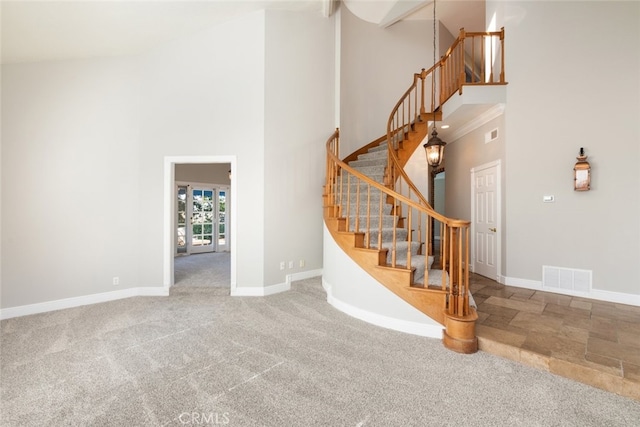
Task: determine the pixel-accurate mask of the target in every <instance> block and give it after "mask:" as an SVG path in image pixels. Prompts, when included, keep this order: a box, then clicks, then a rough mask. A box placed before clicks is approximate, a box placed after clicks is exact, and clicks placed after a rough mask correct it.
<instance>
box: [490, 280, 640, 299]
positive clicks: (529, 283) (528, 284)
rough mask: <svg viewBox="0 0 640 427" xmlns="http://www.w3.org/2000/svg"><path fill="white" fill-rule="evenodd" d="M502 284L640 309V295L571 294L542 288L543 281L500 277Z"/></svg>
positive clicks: (601, 291) (617, 293)
mask: <svg viewBox="0 0 640 427" xmlns="http://www.w3.org/2000/svg"><path fill="white" fill-rule="evenodd" d="M500 279H501V280H498V281H499V282H500V283H502V284H504V285H507V286H514V287H517V288H525V289H531V290H535V291H543V292H551V293H555V294H560V295H570V296H580V297H583V298H591V299H594V300H599V301H607V302H615V303H619V304H627V305H635V306H638V307H640V295H634V294H625V293H622V292H611V291H603V290H600V289H591V291H590V292H588V293H582V292H580V293H577V292H571V291H569V290H566V291H565V290H564V289H556V288H554V289H549V288H548V287H547V288H543V287H542V281H538V280H528V279H519V278H516V277H506V276H500Z"/></svg>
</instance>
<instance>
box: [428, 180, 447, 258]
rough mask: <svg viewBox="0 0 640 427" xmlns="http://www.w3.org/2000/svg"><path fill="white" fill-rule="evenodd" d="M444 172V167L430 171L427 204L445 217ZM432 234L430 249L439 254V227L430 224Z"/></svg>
mask: <svg viewBox="0 0 640 427" xmlns="http://www.w3.org/2000/svg"><path fill="white" fill-rule="evenodd" d="M445 194H446V192H445V171H444V167H439V168H435V169H431V173H430V174H429V203H430V204H431V206H432V207H433V209H434V210H435V211H436V212H438V213H439V214H442V215H445ZM431 227H432V230H433V233H432V235H431V247H432V248H433V253H434V255H435V254H439V253H440V227H435V226H434V223H433V222H432V224H431Z"/></svg>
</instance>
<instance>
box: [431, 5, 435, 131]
mask: <svg viewBox="0 0 640 427" xmlns="http://www.w3.org/2000/svg"><path fill="white" fill-rule="evenodd" d="M435 65H436V0H433V66H434V67H435ZM431 92H432V95H433V130H434V131H435V130H436V70H435V68H434V69H433V73H432V74H431Z"/></svg>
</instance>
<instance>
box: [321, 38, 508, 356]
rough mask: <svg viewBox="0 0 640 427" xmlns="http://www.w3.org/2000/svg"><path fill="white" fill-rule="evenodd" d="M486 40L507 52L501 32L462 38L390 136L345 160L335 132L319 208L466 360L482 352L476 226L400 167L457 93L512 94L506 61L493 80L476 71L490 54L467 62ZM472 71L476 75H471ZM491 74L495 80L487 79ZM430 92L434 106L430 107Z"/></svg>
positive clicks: (401, 110)
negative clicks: (472, 264)
mask: <svg viewBox="0 0 640 427" xmlns="http://www.w3.org/2000/svg"><path fill="white" fill-rule="evenodd" d="M487 37H489V38H495V39H497V40H498V39H499V40H500V43H502V41H503V39H504V30H502V31H500V32H495V33H465V32H464V30H461V33H460V36H459V37H458V39H457V40H456V41H455V42H454V44H453V45H452V47H451V48H450V49H449V50H448V51H447V54H446V55H445V56H443V58H442V59H441V60H440V61H439V62H438V63H436V64H434V66H433V67H431V68H430V69H429V70H424V69H423V70H422V71H421V72H420V73H416V74H414V78H413V84H412V85H411V86H410V87H409V89H408V90H407V91H406V92H405V93H404V95H403V96H402V97H401V98H400V100H399V101H398V103H397V104H396V106H395V107H394V109H393V110H392V112H391V114H390V116H389V120H388V123H387V134H386V135H385V136H382V137H380V138H378V139H376V140H375V141H372V142H370V143H369V144H367V145H365V146H363V147H362V148H360V149H358V150H356V151H355V152H354V153H351V154H350V155H348V156H346V157H345V158H344V159H343V160H341V159H340V138H339V130H337V129H336V131H335V132H334V133H333V135H332V136H331V137H330V138H329V140H328V141H327V169H326V182H325V186H324V193H323V202H324V220H325V224H326V226H327V229H328V230H329V232H330V233H331V236H332V237H333V239H334V240H335V241H336V243H337V244H338V245H339V246H340V248H341V249H342V250H343V251H344V252H345V253H346V254H348V256H349V257H350V258H352V259H353V260H354V261H355V262H356V263H357V264H358V265H359V266H360V268H362V269H364V270H365V271H367V273H369V275H371V276H372V277H373V278H375V279H376V280H377V281H378V282H379V283H380V284H382V285H384V286H385V287H386V288H388V289H389V290H391V291H392V292H393V293H395V294H396V295H397V296H399V297H400V298H402V299H403V300H404V301H406V302H407V303H409V304H410V305H412V306H413V307H415V308H417V309H418V310H419V311H421V312H422V313H424V314H425V315H427V316H429V317H430V318H431V319H433V320H435V321H436V322H438V323H439V324H441V325H443V327H444V328H443V335H442V339H443V344H444V345H445V347H447V348H449V349H451V350H454V351H457V352H461V353H473V352H476V351H477V350H478V341H477V338H476V335H475V322H476V320H477V318H478V316H477V313H476V310H475V308H474V307H473V305H474V304H473V299H472V297H471V295H470V293H469V270H468V266H469V227H470V224H469V222H468V221H463V220H457V219H452V218H447V217H445V216H443V215H441V214H439V213H437V212H435V211H434V210H433V208H432V207H431V206H430V205H429V203H428V202H427V200H426V199H425V198H424V196H423V195H422V194H420V192H419V191H418V189H417V188H416V186H415V185H414V184H413V182H412V181H411V180H410V179H409V177H408V176H407V174H406V173H405V171H404V165H405V164H406V162H407V161H408V159H409V158H410V157H411V154H412V153H413V152H414V151H415V149H416V148H417V147H418V146H419V145H420V144H421V143H422V141H423V140H424V139H425V137H426V136H427V134H428V130H429V122H428V120H429V119H441V117H440V116H441V110H442V108H441V107H442V105H443V104H444V103H445V102H446V101H447V99H449V98H450V97H451V96H452V95H453V94H454V93H455V92H460V93H461V92H462V89H463V86H465V85H484V84H493V85H495V84H506V83H505V82H504V72H503V70H504V65H503V64H504V59H502V62H501V64H502V65H501V66H500V72H499V73H494V70H493V69H492V70H490V73H489V71H488V70H484V69H482V70H481V72H477V71H476V68H475V67H476V64H484V63H486V62H484V51H483V52H482V54H481V55H480V57H478V58H476V57H474V56H473V55H472V56H471V57H470V58H466V59H461V58H465V56H467V57H468V56H469V55H468V53H465V52H466V51H465V47H464V46H465V39H467V40H468V39H471V46H475V45H476V44H477V42H478V40H476V38H479V39H484V38H487ZM481 41H482V40H481ZM501 51H502V49H501ZM492 54H493V53H492ZM478 66H481V65H478ZM469 68H471V69H472V70H473V72H472V73H468V72H466V73H465V70H467V71H468V70H469ZM487 73H489V74H490V75H491V79H485V76H486V75H487ZM494 74H495V75H496V76H497V75H499V79H500V80H499V81H497V82H494V81H493V76H494ZM469 75H471V78H470V79H469V78H468V76H469ZM474 76H481V77H482V79H481V78H480V77H479V78H478V79H476V78H475V77H474ZM427 88H430V91H429V92H430V93H431V99H430V102H427V99H426V97H425V93H426V89H427ZM436 89H437V90H436ZM436 93H437V96H436ZM428 104H430V109H429V111H427V108H426V107H425V105H428ZM435 229H439V236H440V245H439V246H440V247H439V249H438V251H437V253H434V249H433V247H434V245H433V242H434V239H433V235H434V230H435Z"/></svg>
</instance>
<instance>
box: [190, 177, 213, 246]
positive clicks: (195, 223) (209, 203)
mask: <svg viewBox="0 0 640 427" xmlns="http://www.w3.org/2000/svg"><path fill="white" fill-rule="evenodd" d="M214 195H215V190H214V189H213V188H196V187H193V188H192V189H191V196H192V214H191V251H190V252H191V253H198V252H213V251H214V249H215V244H214V238H215V230H214V223H215V220H214V207H215V199H214Z"/></svg>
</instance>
